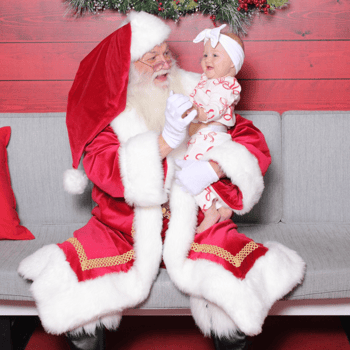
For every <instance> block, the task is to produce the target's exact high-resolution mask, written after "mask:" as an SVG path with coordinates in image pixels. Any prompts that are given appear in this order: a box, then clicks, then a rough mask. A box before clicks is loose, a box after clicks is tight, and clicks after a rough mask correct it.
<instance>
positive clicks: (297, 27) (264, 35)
mask: <svg viewBox="0 0 350 350" xmlns="http://www.w3.org/2000/svg"><path fill="white" fill-rule="evenodd" d="M65 12H66V6H65V4H64V2H63V1H61V0H52V1H47V0H31V1H27V0H7V1H5V2H4V3H3V4H2V5H1V15H0V21H1V31H0V42H28V41H29V42H62V41H69V42H72V41H101V40H102V39H103V38H105V37H106V36H107V35H109V34H110V33H112V32H113V31H114V30H116V29H117V28H118V26H119V25H120V23H121V22H122V20H123V19H124V18H125V16H124V15H121V14H118V13H116V12H113V11H106V12H104V13H103V14H101V15H97V16H95V15H88V16H85V17H83V18H78V19H74V18H72V17H71V16H64V14H65ZM349 15H350V1H348V0H333V1H330V0H317V1H304V0H291V1H290V6H289V7H288V8H286V9H283V10H278V11H276V12H275V13H274V14H273V15H268V16H266V15H263V14H262V15H260V16H255V18H254V19H253V21H252V25H251V27H250V28H249V30H248V35H247V37H246V39H247V40H319V39H326V40H343V39H350V30H349V29H350V21H349ZM167 22H168V23H169V24H170V26H171V27H172V29H173V33H172V34H171V37H170V40H176V41H192V39H193V38H194V37H195V35H197V33H198V32H199V31H200V30H202V29H204V28H207V27H212V26H213V25H212V22H211V20H210V19H209V17H208V16H203V15H202V14H198V15H189V16H186V17H184V18H181V19H180V21H179V22H178V23H174V22H173V21H171V20H168V21H167Z"/></svg>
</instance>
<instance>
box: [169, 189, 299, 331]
mask: <svg viewBox="0 0 350 350" xmlns="http://www.w3.org/2000/svg"><path fill="white" fill-rule="evenodd" d="M170 210H171V221H170V225H169V229H168V231H167V235H166V240H165V244H164V256H163V258H164V262H165V264H166V266H167V271H168V273H169V275H170V278H171V279H172V281H173V282H174V283H175V284H176V285H177V287H178V288H179V289H180V290H182V291H183V292H184V293H187V294H189V295H191V296H194V297H197V298H203V299H205V300H208V301H210V302H211V303H213V304H214V305H216V306H217V307H219V309H222V310H223V311H224V313H223V314H222V315H221V316H220V315H219V314H220V312H216V314H218V315H219V316H218V317H217V321H216V322H215V323H212V324H211V327H212V330H213V331H214V332H215V333H216V334H218V335H225V334H227V332H229V329H228V328H227V327H224V328H223V326H222V325H223V324H224V323H225V322H224V321H222V320H223V319H225V314H227V315H228V317H229V318H230V319H231V320H232V324H231V325H232V327H234V329H232V332H234V330H235V327H236V326H237V327H238V328H239V329H240V330H241V331H242V332H244V333H245V334H247V335H256V334H258V333H260V332H261V327H262V324H263V322H264V319H265V317H266V316H267V314H268V311H269V310H270V308H271V306H272V305H273V303H274V302H275V301H277V300H278V299H280V298H282V297H283V296H284V295H285V294H287V293H288V292H289V291H290V290H292V289H293V287H295V286H296V285H297V284H298V283H300V282H301V281H302V279H303V276H304V270H305V263H304V262H303V260H302V259H301V258H300V257H299V255H298V254H297V253H296V252H294V251H292V250H290V249H289V248H287V247H284V246H283V245H281V244H279V243H276V242H270V243H266V244H265V246H266V247H268V248H269V251H268V252H267V253H266V254H265V255H264V256H263V257H260V258H259V259H258V260H257V261H256V262H255V264H254V266H253V267H252V269H251V270H250V271H249V272H248V273H247V275H246V277H245V279H243V280H241V279H238V278H236V277H235V276H234V275H233V274H231V273H230V272H229V271H227V270H226V269H224V268H223V267H222V266H221V265H219V264H215V263H214V262H211V261H207V260H204V259H198V260H190V259H187V255H188V251H189V250H190V246H191V243H192V242H193V239H194V235H195V225H196V224H195V219H196V215H195V214H196V205H195V202H194V200H193V198H192V196H191V195H189V194H188V193H184V192H183V191H182V190H181V189H180V188H179V187H178V186H177V185H176V184H174V185H173V189H172V192H171V198H170ZM197 304H198V303H197ZM219 309H218V310H219ZM218 310H216V311H218ZM199 312H200V311H198V310H197V311H196V313H197V314H198V313H199ZM203 322H204V321H203ZM206 324H207V323H206ZM203 332H204V333H207V332H208V329H207V326H205V327H204V329H203Z"/></svg>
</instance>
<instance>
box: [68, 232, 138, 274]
mask: <svg viewBox="0 0 350 350" xmlns="http://www.w3.org/2000/svg"><path fill="white" fill-rule="evenodd" d="M67 242H69V243H71V244H72V245H73V246H74V248H75V250H76V252H77V254H78V257H79V261H80V266H81V269H82V271H86V270H91V269H96V268H99V267H108V266H116V265H122V264H126V263H127V262H129V261H130V260H132V259H133V258H134V256H135V251H134V250H133V249H131V250H129V251H128V252H126V253H124V254H122V255H116V256H110V257H107V258H97V259H88V258H87V256H86V254H85V250H84V247H83V246H82V244H81V243H80V242H79V241H78V240H77V239H76V238H75V237H72V238H69V239H67Z"/></svg>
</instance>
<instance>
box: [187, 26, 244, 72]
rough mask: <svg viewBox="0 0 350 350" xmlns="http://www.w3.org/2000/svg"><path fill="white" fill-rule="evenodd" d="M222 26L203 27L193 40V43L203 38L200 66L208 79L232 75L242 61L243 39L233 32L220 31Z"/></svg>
mask: <svg viewBox="0 0 350 350" xmlns="http://www.w3.org/2000/svg"><path fill="white" fill-rule="evenodd" d="M223 27H225V25H222V26H221V27H219V28H214V29H212V30H210V29H205V30H204V31H202V32H201V33H200V34H199V35H198V36H197V37H196V39H195V40H193V41H194V42H195V43H198V42H200V41H202V40H204V43H205V44H204V52H203V58H202V61H201V66H202V69H203V72H204V73H205V75H206V76H207V77H208V79H216V78H221V77H225V76H232V77H234V76H235V75H236V74H237V73H238V72H239V70H240V69H241V67H242V64H243V61H244V44H243V41H242V40H241V39H240V38H239V37H238V36H237V35H235V34H233V33H227V34H223V33H220V30H221V29H222V28H223Z"/></svg>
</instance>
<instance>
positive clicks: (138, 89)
mask: <svg viewBox="0 0 350 350" xmlns="http://www.w3.org/2000/svg"><path fill="white" fill-rule="evenodd" d="M178 71H179V69H178V67H177V66H176V64H175V63H174V64H173V65H172V68H171V69H169V70H160V71H158V72H156V73H154V74H153V75H152V77H150V76H149V75H145V74H140V73H139V72H138V71H137V70H136V69H135V68H134V65H133V64H131V66H130V73H129V85H128V98H127V106H128V107H131V108H135V109H136V111H137V113H138V115H140V116H141V117H142V118H143V119H144V121H145V123H146V125H147V128H148V129H149V130H153V131H157V132H161V131H162V130H163V127H164V122H165V114H164V112H165V107H166V101H167V98H168V97H169V93H170V91H171V90H173V91H174V92H176V93H181V92H182V91H183V88H182V85H181V81H180V76H179V74H178ZM166 73H168V79H167V81H166V82H164V83H163V84H160V85H156V84H154V79H155V78H156V76H158V75H162V74H166Z"/></svg>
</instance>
